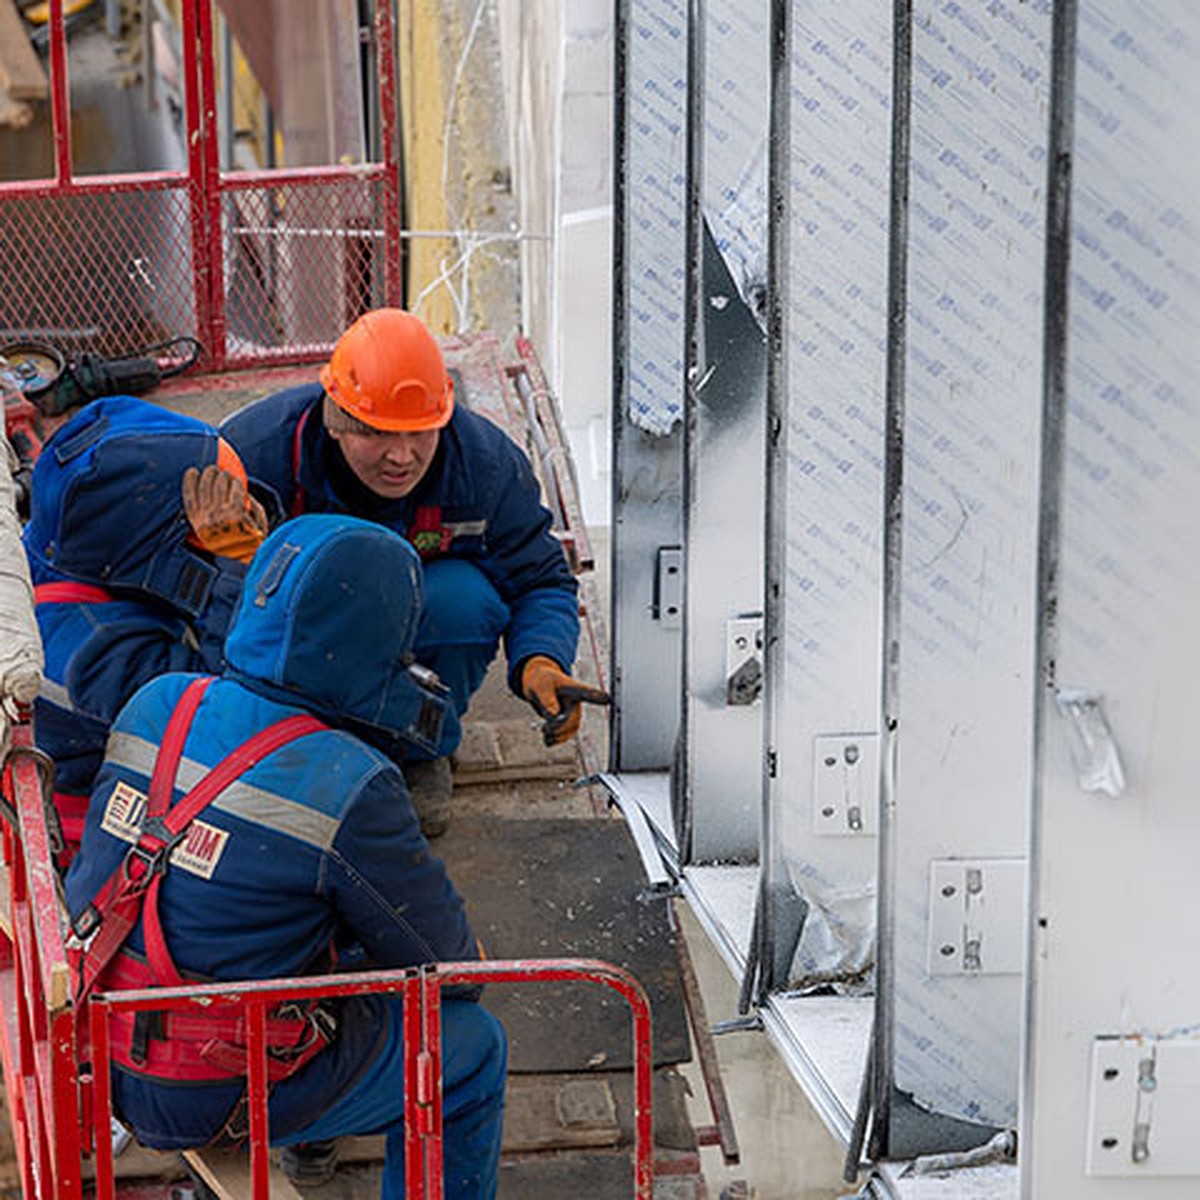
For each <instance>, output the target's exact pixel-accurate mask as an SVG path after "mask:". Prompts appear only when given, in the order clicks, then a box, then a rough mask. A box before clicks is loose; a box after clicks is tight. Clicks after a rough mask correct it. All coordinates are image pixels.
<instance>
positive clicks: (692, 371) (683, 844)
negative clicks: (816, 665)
mask: <svg viewBox="0 0 1200 1200" xmlns="http://www.w3.org/2000/svg"><path fill="white" fill-rule="evenodd" d="M687 8H688V22H687V38H688V53H687V96H688V102H687V136H686V139H685V150H684V160H685V169H684V171H685V174H686V176H687V187H686V198H685V213H684V229H685V232H684V244H685V246H686V247H687V264H686V270H685V272H684V285H683V323H684V335H683V344H684V364H683V374H684V385H685V386H684V412H683V486H682V489H681V491H682V500H683V558H684V578H685V579H686V578H689V577H690V572H689V571H688V567H687V559H688V547H689V544H690V533H691V523H692V505H693V503H694V501H695V495H694V493H695V478H696V462H697V458H698V452H697V448H696V421H697V411H696V409H697V401H696V393H695V385H696V383H697V381H698V380H699V379H700V375H701V371H702V369H703V362H704V346H703V340H704V314H703V313H702V312H701V310H700V306H701V304H702V303H703V295H702V293H703V273H704V214H703V211H702V207H701V204H702V196H703V146H702V143H703V135H704V0H688V6H687ZM688 612H689V606H688V604H687V603H686V599H685V603H684V604H683V613H682V619H681V629H680V636H681V638H682V645H683V654H682V657H681V665H680V679H679V686H680V689H681V693H682V697H683V702H682V705H681V709H680V721H679V751H678V756H677V760H676V766H677V768H678V770H677V777H676V786H677V787H679V788H681V789H682V795H681V797H680V799H681V803H680V805H679V811H680V814H681V819H680V828H679V829H678V830H676V835H677V837H678V841H679V862H680V865H681V866H682V865H686V864H687V863H690V862H691V861H692V843H693V836H692V835H693V824H692V821H693V815H694V813H693V805H692V755H691V752H690V750H689V745H688V739H689V736H690V733H691V726H692V724H693V723H694V719H695V717H694V713H693V701H692V693H691V672H690V662H691V655H690V653H689V642H688V638H689V632H688V624H689V621H688Z"/></svg>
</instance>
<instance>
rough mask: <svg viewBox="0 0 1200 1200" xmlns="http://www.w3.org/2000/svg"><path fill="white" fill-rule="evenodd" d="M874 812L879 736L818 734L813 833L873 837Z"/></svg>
mask: <svg viewBox="0 0 1200 1200" xmlns="http://www.w3.org/2000/svg"><path fill="white" fill-rule="evenodd" d="M878 810H879V735H878V734H874V733H839V734H833V733H822V734H818V735H817V736H816V737H815V738H814V739H813V832H814V833H817V834H823V835H826V836H829V835H861V834H867V835H873V834H874V833H875V831H876V828H877V827H878V821H877V817H878Z"/></svg>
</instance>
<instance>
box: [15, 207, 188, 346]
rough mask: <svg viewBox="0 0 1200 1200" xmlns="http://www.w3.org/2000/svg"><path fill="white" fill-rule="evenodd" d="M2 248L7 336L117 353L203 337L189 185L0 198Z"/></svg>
mask: <svg viewBox="0 0 1200 1200" xmlns="http://www.w3.org/2000/svg"><path fill="white" fill-rule="evenodd" d="M0 249H2V251H3V260H4V262H5V264H6V266H5V269H4V271H3V280H4V283H3V287H0V338H3V339H5V340H16V339H22V338H29V339H35V340H40V341H49V342H53V343H54V344H55V345H57V346H59V347H60V348H61V349H62V350H63V351H64V352H67V353H76V352H83V351H91V352H94V353H97V354H105V355H119V354H126V353H131V352H135V351H137V350H139V349H141V348H142V347H145V346H148V345H151V344H154V343H157V342H161V341H164V340H166V339H167V338H171V337H176V336H179V335H183V334H191V333H194V332H195V330H196V325H197V321H196V311H195V297H194V294H193V290H192V289H193V269H192V258H191V239H190V235H189V222H188V201H187V188H186V185H181V186H180V187H178V188H171V189H166V190H155V191H146V190H139V191H132V190H128V191H126V190H113V189H111V188H110V189H109V190H106V191H105V192H104V193H86V194H79V193H75V194H68V195H46V194H41V195H38V196H36V197H31V196H5V195H3V193H2V191H0ZM13 264H19V265H18V266H14V265H13Z"/></svg>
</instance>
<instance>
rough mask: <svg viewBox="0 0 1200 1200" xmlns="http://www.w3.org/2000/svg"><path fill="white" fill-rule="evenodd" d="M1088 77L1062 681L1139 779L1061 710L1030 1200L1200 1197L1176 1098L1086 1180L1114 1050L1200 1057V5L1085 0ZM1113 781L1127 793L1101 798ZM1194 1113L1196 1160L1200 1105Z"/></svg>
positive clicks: (1064, 526)
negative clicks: (1137, 1146) (1094, 714)
mask: <svg viewBox="0 0 1200 1200" xmlns="http://www.w3.org/2000/svg"><path fill="white" fill-rule="evenodd" d="M1066 65H1068V66H1069V65H1072V64H1066ZM1073 67H1074V72H1075V96H1074V131H1075V137H1074V146H1073V150H1074V154H1073V162H1072V168H1073V176H1072V180H1073V186H1072V190H1071V219H1070V234H1071V236H1070V256H1071V258H1070V273H1069V293H1068V324H1067V328H1066V341H1065V347H1064V346H1061V345H1059V346H1055V347H1054V349H1055V350H1056V351H1057V352H1058V353H1060V354H1065V375H1064V378H1065V385H1064V390H1065V396H1064V397H1063V400H1064V402H1065V403H1064V404H1063V406H1062V407H1061V408H1060V409H1056V410H1055V411H1056V414H1057V415H1058V416H1059V417H1060V418H1061V420H1062V427H1061V435H1062V450H1063V454H1062V471H1061V491H1060V492H1058V493H1056V492H1055V491H1054V490H1053V487H1051V488H1049V489H1048V494H1047V506H1048V508H1049V509H1051V510H1052V511H1053V515H1056V516H1057V519H1058V520H1057V540H1058V559H1057V567H1058V570H1057V572H1056V580H1055V578H1053V577H1049V578H1047V580H1046V590H1045V594H1044V595H1043V597H1042V602H1043V606H1044V615H1045V619H1046V622H1047V624H1046V638H1047V642H1046V649H1045V660H1046V661H1045V664H1044V665H1045V667H1046V669H1052V670H1053V671H1054V672H1055V679H1056V684H1057V687H1058V688H1060V689H1064V688H1079V689H1086V690H1088V691H1091V692H1093V693H1094V694H1095V695H1096V696H1097V697H1099V700H1100V707H1101V710H1102V712H1103V715H1104V717H1105V719H1106V722H1107V726H1108V729H1109V731H1110V732H1111V735H1112V738H1113V745H1114V746H1115V748H1116V750H1117V752H1118V754H1119V761H1120V763H1121V766H1122V768H1123V773H1124V780H1125V783H1124V787H1123V788H1119V787H1117V786H1116V785H1117V783H1118V780H1117V779H1116V777H1115V774H1114V773H1113V772H1112V771H1111V770H1110V771H1109V772H1107V774H1106V773H1105V772H1104V771H1099V770H1098V771H1096V772H1095V773H1094V775H1092V777H1091V778H1090V779H1089V778H1088V772H1087V771H1086V770H1084V769H1083V767H1084V766H1085V765H1086V764H1085V763H1084V761H1083V760H1082V758H1081V759H1079V760H1075V759H1073V757H1072V745H1071V737H1072V724H1071V722H1070V721H1069V720H1068V719H1067V718H1066V717H1064V716H1063V715H1061V714H1060V713H1059V711H1058V705H1057V703H1056V700H1057V697H1056V696H1054V695H1052V694H1050V692H1049V691H1048V690H1047V691H1046V692H1044V693H1043V696H1042V704H1041V713H1040V721H1041V726H1042V733H1043V737H1042V755H1041V760H1040V764H1039V789H1038V791H1039V803H1038V806H1037V809H1036V839H1037V840H1036V843H1035V845H1036V848H1037V853H1036V859H1035V865H1036V868H1037V870H1036V880H1037V893H1036V899H1037V909H1036V916H1037V919H1038V927H1039V929H1041V933H1040V936H1039V944H1038V947H1037V954H1036V955H1035V957H1034V958H1033V960H1032V961H1033V962H1034V964H1035V970H1034V975H1033V991H1032V1007H1031V1012H1032V1027H1031V1033H1032V1039H1031V1047H1032V1051H1031V1062H1030V1086H1029V1089H1028V1095H1027V1101H1028V1107H1027V1111H1026V1112H1025V1114H1024V1117H1025V1128H1024V1130H1023V1134H1022V1150H1021V1155H1022V1160H1023V1165H1024V1184H1025V1193H1024V1194H1027V1195H1031V1196H1042V1195H1070V1196H1072V1197H1078V1198H1079V1200H1090V1198H1092V1197H1096V1198H1100V1197H1108V1196H1116V1195H1121V1196H1125V1195H1129V1196H1132V1195H1138V1196H1142V1195H1146V1196H1149V1195H1151V1194H1153V1196H1155V1197H1156V1198H1161V1200H1182V1198H1183V1197H1185V1196H1187V1197H1192V1196H1195V1195H1196V1194H1197V1188H1198V1186H1200V1183H1198V1178H1197V1174H1195V1173H1193V1174H1190V1175H1177V1176H1174V1177H1153V1176H1154V1175H1155V1172H1156V1164H1157V1163H1158V1151H1159V1150H1160V1149H1162V1147H1161V1145H1160V1143H1159V1142H1158V1140H1157V1139H1158V1138H1159V1136H1160V1130H1161V1131H1164V1132H1165V1130H1164V1126H1165V1124H1166V1119H1167V1116H1168V1114H1167V1112H1166V1109H1165V1107H1164V1105H1165V1104H1166V1102H1167V1096H1166V1092H1165V1091H1161V1092H1160V1094H1159V1096H1158V1098H1157V1100H1156V1101H1155V1105H1156V1106H1155V1107H1154V1108H1153V1110H1152V1111H1147V1113H1146V1116H1147V1119H1148V1120H1149V1155H1148V1157H1147V1158H1146V1159H1145V1160H1144V1161H1143V1162H1142V1163H1140V1164H1134V1163H1133V1162H1132V1161H1131V1154H1130V1145H1131V1140H1132V1128H1131V1124H1132V1113H1133V1106H1132V1104H1131V1106H1130V1116H1131V1120H1130V1124H1126V1125H1124V1126H1117V1127H1114V1128H1113V1129H1112V1130H1111V1131H1106V1132H1111V1134H1112V1136H1113V1138H1114V1144H1113V1147H1112V1150H1111V1152H1110V1159H1111V1165H1110V1169H1113V1170H1117V1171H1123V1172H1124V1176H1123V1177H1113V1178H1108V1177H1097V1176H1091V1177H1088V1176H1086V1175H1085V1173H1084V1155H1085V1148H1087V1147H1088V1145H1089V1139H1090V1133H1089V1130H1088V1129H1087V1126H1086V1121H1087V1114H1088V1111H1089V1099H1090V1093H1089V1070H1088V1056H1089V1053H1090V1045H1091V1042H1092V1040H1093V1039H1094V1038H1096V1037H1098V1036H1113V1035H1138V1037H1139V1038H1140V1043H1139V1044H1140V1046H1141V1047H1142V1051H1141V1053H1142V1054H1143V1055H1145V1056H1147V1057H1150V1056H1153V1055H1154V1054H1155V1053H1156V1052H1157V1053H1158V1054H1160V1055H1162V1054H1164V1052H1165V1048H1166V1046H1167V1044H1169V1043H1178V1042H1180V1041H1181V1040H1182V1039H1185V1038H1188V1039H1194V1038H1195V1036H1196V1032H1197V1028H1198V1027H1197V1022H1200V963H1198V961H1197V956H1196V954H1195V953H1194V947H1195V935H1194V931H1193V927H1194V921H1195V917H1194V914H1195V912H1196V910H1197V908H1198V906H1200V873H1197V870H1196V848H1197V846H1200V805H1197V803H1196V771H1195V743H1196V731H1195V716H1196V711H1197V706H1196V696H1195V687H1196V680H1197V679H1198V678H1200V636H1197V633H1196V626H1195V622H1196V611H1197V598H1198V597H1200V527H1198V526H1197V522H1196V515H1197V512H1200V400H1198V397H1197V380H1200V339H1198V338H1197V329H1200V228H1198V226H1197V221H1196V212H1197V202H1198V200H1200V155H1198V154H1197V150H1198V149H1200V147H1198V145H1197V136H1196V113H1197V111H1200V8H1198V7H1197V6H1195V5H1192V4H1178V3H1166V2H1164V0H1158V2H1147V0H1136V2H1135V0H1082V2H1080V3H1079V5H1078V47H1077V53H1076V54H1075V55H1074V56H1073ZM1051 482H1052V483H1053V481H1051ZM1050 532H1051V533H1054V532H1055V530H1053V529H1051V530H1050ZM1055 618H1056V619H1055ZM1091 732H1092V733H1093V734H1095V735H1098V734H1100V733H1101V732H1102V731H1101V730H1100V728H1099V726H1098V724H1097V725H1094V726H1092V728H1091ZM1105 783H1108V784H1109V785H1111V786H1113V790H1114V792H1115V793H1116V794H1110V793H1109V792H1107V791H1104V790H1089V787H1091V788H1095V787H1096V786H1097V785H1103V784H1105ZM1159 1039H1162V1040H1159ZM1176 1048H1177V1047H1176ZM1129 1085H1130V1087H1131V1088H1132V1086H1133V1081H1132V1080H1130V1081H1129ZM1131 1095H1132V1092H1131ZM1193 1095H1194V1093H1193ZM1177 1116H1181V1117H1183V1118H1184V1121H1185V1125H1186V1127H1187V1128H1188V1129H1190V1131H1191V1132H1190V1140H1191V1141H1192V1142H1194V1131H1195V1107H1194V1102H1193V1103H1192V1105H1191V1109H1190V1113H1181V1114H1177ZM1135 1180H1136V1182H1135Z"/></svg>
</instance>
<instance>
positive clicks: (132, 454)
mask: <svg viewBox="0 0 1200 1200" xmlns="http://www.w3.org/2000/svg"><path fill="white" fill-rule="evenodd" d="M217 442H218V437H217V432H216V430H215V429H213V428H212V427H211V426H209V425H205V424H204V423H203V422H201V421H197V420H194V419H193V418H191V417H186V416H182V415H180V414H178V413H173V412H170V411H168V410H166V409H162V408H159V407H158V406H156V405H154V404H150V403H149V402H147V401H145V400H138V399H135V398H134V397H132V396H113V397H109V398H107V399H103V400H97V401H95V402H94V403H92V404H89V405H86V406H85V407H84V408H82V409H80V410H79V412H78V413H76V414H75V415H74V416H73V417H72V418H71V420H70V421H68V422H67V423H66V424H64V425H63V426H61V427H60V428H59V429H58V430H56V431H55V433H54V436H53V437H51V438H50V439H49V441H48V442H47V443H46V445H45V447H44V448H43V450H42V453H41V454H40V455H39V457H38V461H37V464H36V465H35V467H34V471H33V494H32V511H31V513H30V519H29V523H28V524H27V525H26V528H25V532H24V542H25V551H26V556H27V557H28V559H29V568H30V573H31V575H32V578H33V583H34V587H35V593H34V599H35V603H36V614H37V621H38V629H39V631H40V633H41V638H42V644H43V647H44V650H45V656H46V667H45V677H44V683H43V686H42V689H41V692H40V694H39V696H38V699H37V702H36V703H35V705H34V729H35V734H36V738H37V744H38V746H40V747H41V748H42V749H43V750H45V751H46V753H47V754H49V755H50V757H51V758H52V759H53V760H54V763H55V767H56V771H57V775H56V785H55V792H56V796H57V798H58V807H59V811H60V815H61V816H63V818H64V831H65V832H66V833H67V835H68V840H69V841H72V842H77V841H78V839H79V832H80V827H81V824H82V813H83V811H84V810H85V808H86V801H87V796H88V793H89V792H90V791H91V786H92V780H93V778H94V776H95V773H96V769H97V768H98V767H99V765H100V759H101V756H102V755H103V753H104V740H105V738H106V737H107V735H108V728H109V725H110V724H111V723H112V719H113V717H114V716H115V715H116V713H117V711H118V709H119V708H120V707H121V705H122V704H124V703H125V701H126V700H128V699H129V697H130V696H132V695H133V693H134V692H135V691H136V690H137V688H138V687H139V686H141V684H143V683H144V682H146V681H147V680H148V679H153V678H154V677H155V676H157V675H162V674H163V673H164V672H166V671H189V670H190V671H195V670H209V671H216V670H219V669H220V667H221V663H222V646H223V643H224V637H225V630H226V629H227V627H228V624H229V619H230V617H231V615H232V613H233V606H234V604H235V603H236V601H237V598H238V596H239V595H240V594H241V585H242V580H243V578H244V576H245V568H244V566H243V565H242V564H241V563H239V562H235V561H234V560H232V559H219V558H213V557H212V556H211V555H208V554H205V553H204V552H203V551H201V550H199V549H197V548H195V547H193V546H192V545H190V544H189V543H188V535H189V533H190V527H189V525H188V522H187V517H186V515H185V514H184V511H183V504H182V500H181V497H180V485H181V483H182V481H183V473H184V471H185V470H186V469H187V468H188V467H198V468H203V467H205V466H207V465H208V464H210V463H213V462H215V461H216V459H217Z"/></svg>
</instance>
